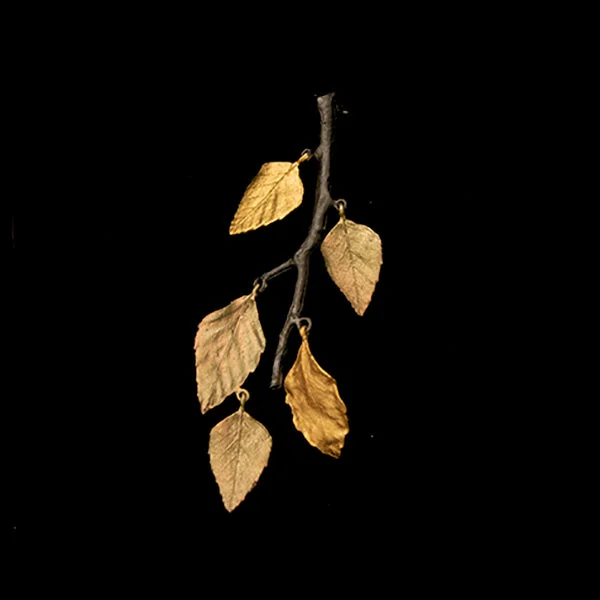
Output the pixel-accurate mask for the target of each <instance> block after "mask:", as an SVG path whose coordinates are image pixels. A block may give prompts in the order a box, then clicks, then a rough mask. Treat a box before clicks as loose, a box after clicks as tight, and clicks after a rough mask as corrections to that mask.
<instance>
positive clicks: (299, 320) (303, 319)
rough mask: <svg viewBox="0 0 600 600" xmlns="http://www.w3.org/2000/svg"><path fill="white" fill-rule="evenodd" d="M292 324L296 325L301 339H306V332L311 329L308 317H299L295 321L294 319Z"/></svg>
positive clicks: (310, 321)
mask: <svg viewBox="0 0 600 600" xmlns="http://www.w3.org/2000/svg"><path fill="white" fill-rule="evenodd" d="M294 323H295V324H296V327H298V330H299V331H300V335H301V336H302V339H303V340H304V339H306V338H307V334H308V332H309V331H310V330H311V328H312V320H311V319H309V318H308V317H299V318H297V319H294ZM302 323H306V325H303V324H302Z"/></svg>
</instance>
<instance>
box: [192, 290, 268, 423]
mask: <svg viewBox="0 0 600 600" xmlns="http://www.w3.org/2000/svg"><path fill="white" fill-rule="evenodd" d="M194 349H195V351H196V381H197V383H198V399H199V400H200V409H201V411H202V412H203V413H205V412H206V411H207V410H209V409H211V408H213V407H215V406H217V405H219V404H221V402H223V400H224V399H225V398H226V397H227V396H229V394H231V393H232V392H233V391H234V390H236V389H237V388H239V387H240V386H241V385H242V383H244V381H245V380H246V378H247V377H248V375H249V374H250V373H252V372H253V371H254V370H255V369H256V367H257V366H258V362H259V360H260V356H261V354H262V352H263V351H264V349H265V336H264V334H263V330H262V327H261V325H260V320H259V318H258V310H257V309H256V300H255V298H254V295H253V294H250V295H248V296H242V297H241V298H238V299H237V300H234V301H233V302H232V303H231V304H229V305H227V306H226V307H225V308H222V309H220V310H217V311H215V312H213V313H210V314H209V315H208V316H206V317H204V319H202V321H201V322H200V325H199V326H198V333H197V334H196V341H195V344H194Z"/></svg>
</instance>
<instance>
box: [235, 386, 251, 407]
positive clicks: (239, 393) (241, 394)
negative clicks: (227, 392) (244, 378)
mask: <svg viewBox="0 0 600 600" xmlns="http://www.w3.org/2000/svg"><path fill="white" fill-rule="evenodd" d="M235 395H236V397H237V399H238V400H239V401H240V406H241V407H242V408H244V405H245V404H246V402H248V400H249V399H250V392H248V390H245V389H243V388H239V389H238V390H236V391H235Z"/></svg>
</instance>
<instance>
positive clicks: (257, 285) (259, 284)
mask: <svg viewBox="0 0 600 600" xmlns="http://www.w3.org/2000/svg"><path fill="white" fill-rule="evenodd" d="M266 289H267V282H266V281H265V280H264V279H263V278H262V277H257V278H256V279H255V280H254V281H253V282H252V296H253V297H254V298H256V296H257V294H262V293H263V292H264V291H265V290H266Z"/></svg>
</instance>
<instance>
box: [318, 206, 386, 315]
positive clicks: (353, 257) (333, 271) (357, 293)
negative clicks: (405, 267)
mask: <svg viewBox="0 0 600 600" xmlns="http://www.w3.org/2000/svg"><path fill="white" fill-rule="evenodd" d="M321 252H322V253H323V258H324V259H325V265H326V266H327V271H328V272H329V275H330V276H331V279H333V281H334V282H335V284H336V285H337V286H338V287H339V288H340V290H341V291H342V293H343V294H344V296H346V298H348V300H349V301H350V304H352V307H353V308H354V310H355V311H356V312H357V313H358V314H359V315H363V314H364V313H365V311H366V310H367V307H368V306H369V303H370V302H371V297H372V296H373V292H374V290H375V285H376V283H377V281H378V280H379V270H380V267H381V265H382V263H383V259H382V252H381V238H380V237H379V236H378V235H377V234H376V233H375V232H374V231H373V230H372V229H371V228H370V227H367V226H366V225H359V224H358V223H355V222H354V221H350V220H349V219H345V218H342V219H340V220H339V222H338V223H337V224H336V225H335V226H334V227H333V228H332V229H331V231H330V232H329V233H328V234H327V237H326V238H325V239H324V240H323V243H322V244H321Z"/></svg>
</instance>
